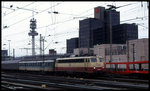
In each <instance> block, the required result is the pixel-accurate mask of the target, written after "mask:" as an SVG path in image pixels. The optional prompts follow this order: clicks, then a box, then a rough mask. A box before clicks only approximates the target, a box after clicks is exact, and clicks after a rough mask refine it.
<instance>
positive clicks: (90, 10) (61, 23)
mask: <svg viewBox="0 0 150 91" xmlns="http://www.w3.org/2000/svg"><path fill="white" fill-rule="evenodd" d="M108 4H110V5H115V6H122V5H126V4H131V5H129V6H124V7H121V8H118V9H117V11H120V21H121V23H136V24H138V25H139V26H138V28H139V30H138V33H139V35H138V36H139V39H141V38H149V37H148V32H149V31H148V28H149V27H148V22H149V21H148V20H149V19H148V18H149V17H148V16H149V15H148V8H147V2H144V1H143V2H139V1H138V2H135V1H134V2H110V1H109V2H108V1H107V2H98V1H93V2H83V1H82V2H81V1H80V2H77V1H76V2H75V1H71V2H62V1H59V2H56V1H55V2H48V1H45V2H40V1H32V2H30V1H27V2H23V1H21V2H20V1H17V2H15V1H12V2H10V1H2V2H1V9H2V12H1V18H2V19H1V22H2V23H1V26H2V27H1V34H2V41H1V42H2V43H1V45H2V47H1V49H9V42H8V40H11V42H10V49H11V55H12V53H13V52H12V50H13V48H14V49H15V56H25V55H31V54H32V53H31V50H29V51H28V52H27V51H26V50H24V49H22V50H21V49H20V48H31V45H28V44H31V43H32V42H31V36H28V33H29V31H30V26H29V25H30V22H29V21H30V19H31V18H32V15H33V13H32V10H34V11H35V12H34V18H35V19H36V20H37V29H36V31H37V32H38V34H39V35H40V34H42V36H45V39H46V42H45V48H47V49H46V50H45V54H48V49H55V50H56V51H57V53H65V52H66V39H70V38H73V37H78V36H79V20H83V19H85V18H86V17H92V18H94V7H97V6H104V7H105V8H108V7H107V5H108ZM19 8H23V9H19ZM27 9H28V10H27ZM54 11H57V12H59V13H58V14H54V13H51V12H54ZM125 20H127V21H125ZM3 26H8V28H3ZM39 35H38V36H36V37H35V45H36V48H39V44H40V42H39ZM48 35H51V36H49V37H47V36H48ZM55 42H58V43H57V44H56V43H55ZM4 44H6V45H4ZM36 54H39V50H36Z"/></svg>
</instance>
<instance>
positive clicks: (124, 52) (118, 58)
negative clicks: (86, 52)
mask: <svg viewBox="0 0 150 91" xmlns="http://www.w3.org/2000/svg"><path fill="white" fill-rule="evenodd" d="M148 40H149V39H147V38H144V39H136V40H129V41H128V42H127V43H126V44H112V59H113V62H133V61H144V60H149V45H148ZM128 46H129V50H128ZM93 51H94V55H97V56H102V57H103V58H104V59H105V61H106V62H109V61H110V54H109V51H110V44H102V45H95V46H94V49H93Z"/></svg>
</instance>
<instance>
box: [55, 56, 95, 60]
mask: <svg viewBox="0 0 150 91" xmlns="http://www.w3.org/2000/svg"><path fill="white" fill-rule="evenodd" d="M96 57H98V56H83V57H68V58H57V59H56V60H63V59H82V58H96Z"/></svg>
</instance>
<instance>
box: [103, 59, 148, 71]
mask: <svg viewBox="0 0 150 91" xmlns="http://www.w3.org/2000/svg"><path fill="white" fill-rule="evenodd" d="M104 67H105V70H106V71H107V72H108V73H115V74H148V73H149V68H148V67H149V61H136V62H112V63H105V64H104Z"/></svg>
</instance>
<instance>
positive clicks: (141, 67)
mask: <svg viewBox="0 0 150 91" xmlns="http://www.w3.org/2000/svg"><path fill="white" fill-rule="evenodd" d="M148 67H149V61H136V62H112V63H109V62H108V63H107V62H105V60H104V59H103V58H102V57H98V56H84V57H69V58H57V59H56V60H38V61H37V60H36V61H27V60H14V61H12V60H11V61H2V70H14V71H15V70H16V71H34V72H41V71H42V72H54V73H90V74H93V73H102V74H104V73H106V74H112V73H113V74H124V75H126V74H143V75H148V74H149V68H148Z"/></svg>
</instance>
